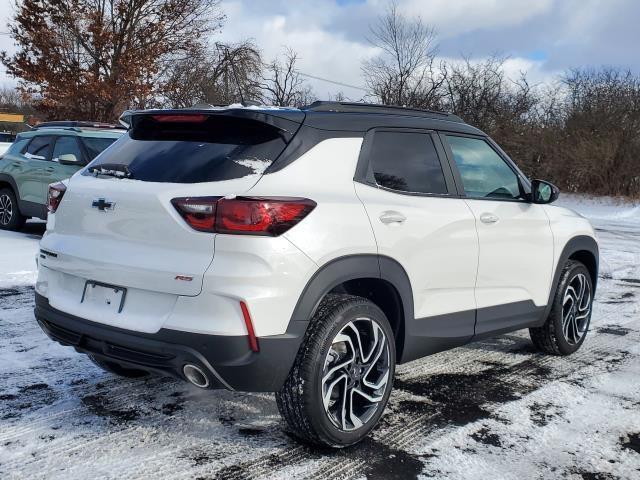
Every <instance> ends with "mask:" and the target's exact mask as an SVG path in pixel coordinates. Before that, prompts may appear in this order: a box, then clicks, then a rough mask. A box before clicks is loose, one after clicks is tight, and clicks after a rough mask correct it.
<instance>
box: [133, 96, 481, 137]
mask: <svg viewBox="0 0 640 480" xmlns="http://www.w3.org/2000/svg"><path fill="white" fill-rule="evenodd" d="M172 113H175V114H185V113H189V114H200V113H204V114H209V115H211V114H218V115H233V116H238V117H244V118H253V119H256V120H260V121H264V122H266V123H270V124H272V125H275V126H277V127H278V128H282V129H284V130H286V131H288V132H289V133H290V134H291V135H293V134H294V133H295V131H296V130H297V128H298V127H299V126H300V124H303V125H305V126H308V127H311V128H316V129H320V130H332V131H343V132H354V133H363V132H366V131H367V130H370V129H372V128H380V127H382V128H385V127H389V128H394V127H395V128H416V129H423V130H440V131H449V132H458V133H469V134H476V135H484V134H483V133H482V132H481V131H480V130H478V129H477V128H474V127H472V126H471V125H468V124H466V123H464V121H463V120H462V119H461V118H460V117H458V116H456V115H453V114H450V113H444V112H436V111H433V110H420V109H416V108H407V107H397V106H389V105H376V104H370V103H350V102H325V101H321V102H314V103H312V104H311V105H309V106H307V107H303V108H301V109H297V108H275V107H266V106H265V107H260V106H250V107H242V106H238V107H235V106H233V105H231V106H228V107H226V108H224V107H222V108H221V107H208V106H206V105H197V106H194V107H192V108H187V109H166V110H134V111H126V112H124V113H123V114H122V117H121V122H122V123H124V124H127V125H128V124H130V122H131V121H132V118H133V117H135V116H138V115H158V114H172Z"/></svg>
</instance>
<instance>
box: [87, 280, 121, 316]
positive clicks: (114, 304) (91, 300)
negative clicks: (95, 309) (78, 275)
mask: <svg viewBox="0 0 640 480" xmlns="http://www.w3.org/2000/svg"><path fill="white" fill-rule="evenodd" d="M126 296H127V289H126V288H124V287H118V286H117V285H109V284H108V283H102V282H96V281H93V280H87V281H86V282H85V284H84V290H82V298H81V299H80V303H87V304H93V305H96V306H101V307H102V308H105V309H107V310H110V309H113V310H114V311H116V312H117V313H120V312H122V309H123V308H124V300H125V297H126Z"/></svg>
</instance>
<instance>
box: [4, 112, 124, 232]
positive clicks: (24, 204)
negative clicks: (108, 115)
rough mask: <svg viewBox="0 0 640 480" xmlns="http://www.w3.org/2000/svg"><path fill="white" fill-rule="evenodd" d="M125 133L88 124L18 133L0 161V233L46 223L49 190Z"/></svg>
mask: <svg viewBox="0 0 640 480" xmlns="http://www.w3.org/2000/svg"><path fill="white" fill-rule="evenodd" d="M124 132H125V129H124V128H122V127H119V126H116V125H110V124H99V123H98V124H97V123H90V122H46V123H41V124H40V125H38V126H37V127H36V128H34V129H33V130H31V131H29V132H23V133H20V134H19V135H18V136H17V137H16V140H15V141H14V142H13V144H12V145H11V147H9V149H8V150H7V151H6V152H5V153H4V155H3V156H2V158H0V229H2V230H19V229H20V228H22V226H23V225H24V222H25V221H26V220H27V218H30V217H37V218H41V219H46V218H47V193H48V190H49V184H51V183H55V182H58V181H60V180H64V179H66V178H69V177H71V176H72V175H73V174H74V173H76V172H77V171H78V170H79V169H80V168H82V167H83V166H85V165H86V164H87V163H89V162H90V161H91V160H93V159H94V158H95V157H96V156H97V155H98V154H99V153H100V152H102V151H103V150H104V149H105V148H107V147H108V146H109V145H111V144H112V143H113V142H115V141H116V140H117V139H118V138H119V137H120V136H121V135H122V134H123V133H124Z"/></svg>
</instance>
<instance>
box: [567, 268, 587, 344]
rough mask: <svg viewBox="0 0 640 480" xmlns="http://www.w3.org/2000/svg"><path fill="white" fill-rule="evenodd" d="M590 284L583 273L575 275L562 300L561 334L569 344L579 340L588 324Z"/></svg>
mask: <svg viewBox="0 0 640 480" xmlns="http://www.w3.org/2000/svg"><path fill="white" fill-rule="evenodd" d="M590 314H591V286H590V284H589V282H588V281H587V277H586V276H585V275H584V274H583V273H578V274H577V275H575V276H574V277H573V278H572V279H571V281H570V282H569V284H568V285H567V289H566V291H565V294H564V299H563V300H562V334H563V335H564V339H565V340H566V341H567V343H569V344H570V345H576V344H577V343H579V342H580V340H581V339H582V337H584V335H585V333H587V327H588V326H589V316H590Z"/></svg>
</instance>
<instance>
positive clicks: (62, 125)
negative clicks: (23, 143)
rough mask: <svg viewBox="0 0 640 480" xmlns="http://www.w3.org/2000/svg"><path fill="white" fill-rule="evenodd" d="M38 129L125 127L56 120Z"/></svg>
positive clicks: (44, 123) (45, 123)
mask: <svg viewBox="0 0 640 480" xmlns="http://www.w3.org/2000/svg"><path fill="white" fill-rule="evenodd" d="M33 128H35V129H38V128H105V129H123V128H124V127H123V126H121V125H116V124H114V123H103V122H86V121H75V120H55V121H51V122H42V123H38V124H37V125H36V126H35V127H33Z"/></svg>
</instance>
